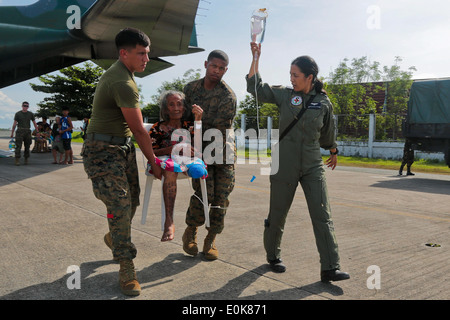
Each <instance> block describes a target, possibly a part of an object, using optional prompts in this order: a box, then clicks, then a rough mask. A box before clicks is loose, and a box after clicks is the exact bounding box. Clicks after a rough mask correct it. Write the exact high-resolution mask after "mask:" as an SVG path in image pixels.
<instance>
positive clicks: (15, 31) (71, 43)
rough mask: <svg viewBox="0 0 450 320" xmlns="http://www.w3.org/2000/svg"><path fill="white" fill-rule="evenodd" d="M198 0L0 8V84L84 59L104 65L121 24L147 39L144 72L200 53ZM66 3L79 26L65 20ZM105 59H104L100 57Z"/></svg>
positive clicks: (62, 0)
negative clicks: (73, 8)
mask: <svg viewBox="0 0 450 320" xmlns="http://www.w3.org/2000/svg"><path fill="white" fill-rule="evenodd" d="M198 3H199V0H84V1H80V0H59V1H48V0H40V1H38V2H36V3H34V4H33V5H29V6H17V7H0V39H2V41H1V43H0V88H3V87H6V86H8V85H12V84H15V83H18V82H21V81H24V80H28V79H30V78H34V77H36V76H40V75H42V74H46V73H49V72H53V71H56V70H59V69H61V68H65V67H68V66H71V65H73V64H77V63H80V62H82V61H86V60H93V61H95V63H97V64H98V65H101V66H105V67H106V66H109V65H110V63H111V61H108V60H116V59H117V57H118V53H117V50H116V48H115V43H114V38H115V35H116V34H117V33H118V32H119V31H120V30H121V29H123V28H125V27H134V28H138V29H140V30H142V31H144V32H145V33H146V34H147V35H148V36H149V37H150V40H151V51H150V54H149V57H150V58H151V61H150V62H149V64H148V65H147V70H146V71H145V72H144V73H141V74H136V76H140V77H142V76H145V75H147V74H150V73H154V72H158V71H161V70H163V69H165V68H168V67H170V66H172V64H171V63H169V62H166V61H164V60H162V59H159V57H168V56H176V55H183V54H189V53H194V52H199V51H203V49H201V48H198V47H197V38H196V34H195V24H194V21H195V16H196V12H197V8H198ZM71 5H75V6H77V5H78V6H79V7H80V9H81V27H80V28H79V29H76V28H75V29H72V30H69V29H68V27H67V24H66V21H67V19H68V18H69V14H68V13H67V8H68V7H69V6H71ZM103 60H105V61H103Z"/></svg>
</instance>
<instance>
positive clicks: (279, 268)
mask: <svg viewBox="0 0 450 320" xmlns="http://www.w3.org/2000/svg"><path fill="white" fill-rule="evenodd" d="M268 261H269V266H270V270H272V271H273V272H277V273H282V272H285V271H286V266H285V265H284V264H283V262H282V261H281V260H280V259H276V260H268Z"/></svg>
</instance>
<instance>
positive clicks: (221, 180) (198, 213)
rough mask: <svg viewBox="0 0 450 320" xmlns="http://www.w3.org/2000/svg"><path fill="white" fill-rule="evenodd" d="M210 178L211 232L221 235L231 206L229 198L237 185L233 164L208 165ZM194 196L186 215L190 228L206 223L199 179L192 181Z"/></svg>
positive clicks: (208, 182) (207, 179)
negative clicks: (235, 184)
mask: <svg viewBox="0 0 450 320" xmlns="http://www.w3.org/2000/svg"><path fill="white" fill-rule="evenodd" d="M207 169H208V177H207V178H206V188H207V192H208V202H209V204H211V207H210V210H209V222H210V228H209V230H210V231H211V232H213V233H221V232H222V230H223V228H224V220H225V215H226V213H227V208H228V205H229V203H230V202H229V201H228V197H229V195H230V194H231V191H233V188H234V183H235V170H234V165H233V164H221V165H208V167H207ZM192 187H193V188H194V191H195V193H194V195H193V196H192V197H191V200H190V203H189V208H188V210H187V213H186V224H187V225H188V226H197V227H198V226H201V225H203V224H204V223H205V214H204V210H203V203H202V202H201V201H200V200H199V199H202V196H201V195H202V193H201V186H200V181H199V179H192Z"/></svg>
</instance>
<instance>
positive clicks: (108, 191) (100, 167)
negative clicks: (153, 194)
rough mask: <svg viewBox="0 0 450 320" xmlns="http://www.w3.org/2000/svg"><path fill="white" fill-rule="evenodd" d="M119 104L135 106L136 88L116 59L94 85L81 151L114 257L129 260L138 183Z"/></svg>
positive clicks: (132, 250) (132, 254)
mask: <svg viewBox="0 0 450 320" xmlns="http://www.w3.org/2000/svg"><path fill="white" fill-rule="evenodd" d="M121 108H139V91H138V88H137V85H136V82H135V81H134V76H133V74H132V73H131V72H130V71H129V70H128V69H127V68H126V66H125V65H124V64H123V63H122V62H121V61H120V60H118V61H117V62H115V63H114V64H113V65H112V66H111V67H110V68H109V69H108V70H107V71H106V72H105V73H104V74H103V75H102V77H101V78H100V81H99V83H98V85H97V88H96V91H95V97H94V103H93V108H92V115H91V121H90V123H89V127H88V129H87V131H86V140H85V141H84V145H83V150H82V156H83V164H84V170H85V171H86V173H87V175H88V178H89V179H91V181H92V187H93V190H94V194H95V196H96V197H97V198H98V199H99V200H101V201H102V202H103V203H104V204H105V206H106V209H107V218H108V225H109V230H110V235H111V239H112V250H113V255H114V258H115V259H117V260H125V259H130V260H131V259H133V258H134V257H135V256H136V247H135V246H134V244H133V243H132V242H131V222H132V219H133V217H134V214H135V212H136V207H137V206H138V205H139V194H140V188H139V175H138V168H137V162H136V149H135V147H134V144H133V143H131V142H130V140H131V136H132V133H131V130H130V128H129V127H128V124H127V122H126V121H125V118H124V116H123V113H122V110H121ZM105 242H106V240H105ZM108 246H109V245H108Z"/></svg>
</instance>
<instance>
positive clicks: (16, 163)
mask: <svg viewBox="0 0 450 320" xmlns="http://www.w3.org/2000/svg"><path fill="white" fill-rule="evenodd" d="M15 165H16V166H20V161H19V158H16V162H15Z"/></svg>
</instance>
